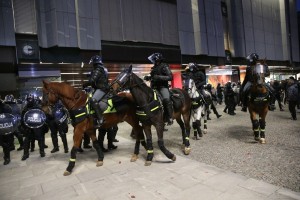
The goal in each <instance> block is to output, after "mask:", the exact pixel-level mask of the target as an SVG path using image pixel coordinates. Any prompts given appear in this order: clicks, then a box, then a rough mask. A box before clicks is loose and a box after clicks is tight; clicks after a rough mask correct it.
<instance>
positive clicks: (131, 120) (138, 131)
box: [126, 113, 147, 162]
mask: <svg viewBox="0 0 300 200" xmlns="http://www.w3.org/2000/svg"><path fill="white" fill-rule="evenodd" d="M126 122H127V123H128V124H130V125H131V126H132V131H133V133H134V135H135V146H134V153H133V155H132V156H131V159H130V162H135V161H136V160H137V159H138V155H139V153H140V144H142V145H143V146H144V148H145V149H146V150H147V147H146V142H145V137H144V133H143V128H142V127H141V126H140V125H139V122H138V119H137V118H136V117H135V113H133V115H129V116H128V117H127V118H126Z"/></svg>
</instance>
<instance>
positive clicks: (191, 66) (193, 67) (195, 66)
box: [185, 63, 198, 72]
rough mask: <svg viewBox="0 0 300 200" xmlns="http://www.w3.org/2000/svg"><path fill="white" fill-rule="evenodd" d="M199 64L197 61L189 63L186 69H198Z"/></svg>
mask: <svg viewBox="0 0 300 200" xmlns="http://www.w3.org/2000/svg"><path fill="white" fill-rule="evenodd" d="M197 67H198V65H197V64H196V63H189V64H188V65H187V66H186V68H185V70H189V71H191V72H193V71H196V70H197Z"/></svg>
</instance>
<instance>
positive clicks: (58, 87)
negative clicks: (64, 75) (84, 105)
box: [50, 82, 81, 99]
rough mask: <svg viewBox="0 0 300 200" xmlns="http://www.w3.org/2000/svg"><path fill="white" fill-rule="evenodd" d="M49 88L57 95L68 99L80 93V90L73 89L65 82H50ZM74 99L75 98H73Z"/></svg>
mask: <svg viewBox="0 0 300 200" xmlns="http://www.w3.org/2000/svg"><path fill="white" fill-rule="evenodd" d="M50 87H51V88H52V89H54V90H55V91H56V92H57V93H58V94H60V95H63V96H65V97H67V98H69V99H72V98H74V97H75V95H76V94H78V93H79V92H81V90H79V89H77V88H74V87H73V86H71V85H70V84H69V83H67V82H61V83H59V82H50ZM75 98H76V97H75Z"/></svg>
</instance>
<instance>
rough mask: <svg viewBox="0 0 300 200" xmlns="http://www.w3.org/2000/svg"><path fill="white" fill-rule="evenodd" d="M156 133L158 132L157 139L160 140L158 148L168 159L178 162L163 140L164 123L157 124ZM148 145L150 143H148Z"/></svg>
mask: <svg viewBox="0 0 300 200" xmlns="http://www.w3.org/2000/svg"><path fill="white" fill-rule="evenodd" d="M155 128H156V132H157V138H158V146H159V148H160V150H161V151H162V152H163V153H164V154H165V155H166V156H167V158H169V159H171V160H173V161H175V160H176V156H175V155H174V154H173V153H171V152H170V151H169V150H168V149H167V148H166V147H165V144H164V138H163V132H164V130H163V129H164V124H163V123H157V124H156V126H155ZM147 143H148V141H147Z"/></svg>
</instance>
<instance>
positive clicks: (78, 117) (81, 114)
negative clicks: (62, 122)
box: [69, 95, 131, 125]
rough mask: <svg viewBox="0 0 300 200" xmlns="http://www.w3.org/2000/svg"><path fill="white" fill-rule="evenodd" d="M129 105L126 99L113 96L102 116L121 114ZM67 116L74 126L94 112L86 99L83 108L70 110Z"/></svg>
mask: <svg viewBox="0 0 300 200" xmlns="http://www.w3.org/2000/svg"><path fill="white" fill-rule="evenodd" d="M129 104H131V102H130V101H129V100H128V99H127V98H125V97H120V96H117V95H114V96H112V97H110V98H109V99H108V100H107V108H106V110H104V111H103V114H108V113H117V112H123V111H125V110H126V109H127V108H128V106H129ZM69 114H70V118H71V120H72V124H73V125H75V124H78V123H80V122H82V121H83V120H84V119H85V118H87V117H89V116H91V115H94V114H95V111H94V110H93V109H92V107H91V105H90V102H89V100H88V99H87V102H86V104H85V106H84V107H81V108H78V109H75V110H70V111H69Z"/></svg>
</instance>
